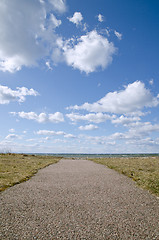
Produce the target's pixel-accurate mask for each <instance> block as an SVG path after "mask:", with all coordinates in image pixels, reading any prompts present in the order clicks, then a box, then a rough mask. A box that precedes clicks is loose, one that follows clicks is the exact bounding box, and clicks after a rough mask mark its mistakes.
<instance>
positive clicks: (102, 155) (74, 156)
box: [29, 153, 159, 158]
mask: <svg viewBox="0 0 159 240" xmlns="http://www.w3.org/2000/svg"><path fill="white" fill-rule="evenodd" d="M29 154H34V155H47V156H48V155H50V156H56V157H63V158H121V157H123V158H132V157H156V156H159V153H138V154H125V153H123V154H78V153H29Z"/></svg>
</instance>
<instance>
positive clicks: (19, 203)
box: [0, 159, 159, 240]
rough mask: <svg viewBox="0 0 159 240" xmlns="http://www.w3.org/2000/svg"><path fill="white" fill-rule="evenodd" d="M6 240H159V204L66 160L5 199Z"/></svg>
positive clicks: (120, 180) (114, 178)
mask: <svg viewBox="0 0 159 240" xmlns="http://www.w3.org/2000/svg"><path fill="white" fill-rule="evenodd" d="M0 227H1V232H0V239H1V240H24V239H27V240H34V239H37V240H42V239H43V240H58V239H62V240H76V239H78V240H87V239H91V240H98V239H99V240H106V239H111V240H113V239H115V240H117V239H121V240H131V239H132V240H138V239H139V240H141V239H144V240H148V239H149V240H158V239H159V199H157V198H156V197H155V196H153V195H151V194H150V193H148V192H147V191H145V190H142V189H140V188H138V187H137V186H136V184H135V183H134V182H133V181H132V180H131V179H128V178H127V177H125V176H123V175H121V174H118V173H117V172H115V171H113V170H110V169H108V168H107V167H105V166H103V165H99V164H96V163H93V162H91V161H88V160H78V159H75V160H72V159H64V160H61V161H60V162H58V163H57V164H53V165H50V166H49V167H46V168H44V169H42V170H40V171H39V172H38V173H37V174H36V175H35V176H34V177H32V178H31V179H30V180H29V181H27V182H24V183H21V184H18V185H16V186H14V187H11V188H9V189H7V190H5V191H4V192H2V193H1V194H0Z"/></svg>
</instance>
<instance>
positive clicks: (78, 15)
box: [68, 12, 83, 26]
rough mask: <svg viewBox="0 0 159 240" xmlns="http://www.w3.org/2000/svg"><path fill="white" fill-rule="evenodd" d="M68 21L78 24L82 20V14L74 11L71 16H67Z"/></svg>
mask: <svg viewBox="0 0 159 240" xmlns="http://www.w3.org/2000/svg"><path fill="white" fill-rule="evenodd" d="M68 19H69V21H70V22H72V23H74V24H76V26H77V25H79V24H80V23H81V21H82V20H83V17H82V14H81V13H80V12H75V13H74V14H73V17H72V18H68Z"/></svg>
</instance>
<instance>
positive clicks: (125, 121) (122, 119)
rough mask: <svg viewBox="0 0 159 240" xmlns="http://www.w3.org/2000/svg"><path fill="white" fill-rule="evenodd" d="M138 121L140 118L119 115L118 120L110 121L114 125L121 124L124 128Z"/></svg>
mask: <svg viewBox="0 0 159 240" xmlns="http://www.w3.org/2000/svg"><path fill="white" fill-rule="evenodd" d="M137 121H140V117H137V116H136V117H126V116H123V115H121V116H120V117H119V118H115V119H112V123H114V124H123V125H125V126H127V125H129V124H131V123H132V122H137Z"/></svg>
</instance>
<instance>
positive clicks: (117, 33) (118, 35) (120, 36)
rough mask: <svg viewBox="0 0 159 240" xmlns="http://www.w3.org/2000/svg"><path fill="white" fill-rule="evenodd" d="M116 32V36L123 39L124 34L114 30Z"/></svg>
mask: <svg viewBox="0 0 159 240" xmlns="http://www.w3.org/2000/svg"><path fill="white" fill-rule="evenodd" d="M114 34H115V36H116V37H117V38H118V39H119V40H122V34H121V33H119V32H117V31H116V30H114Z"/></svg>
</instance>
